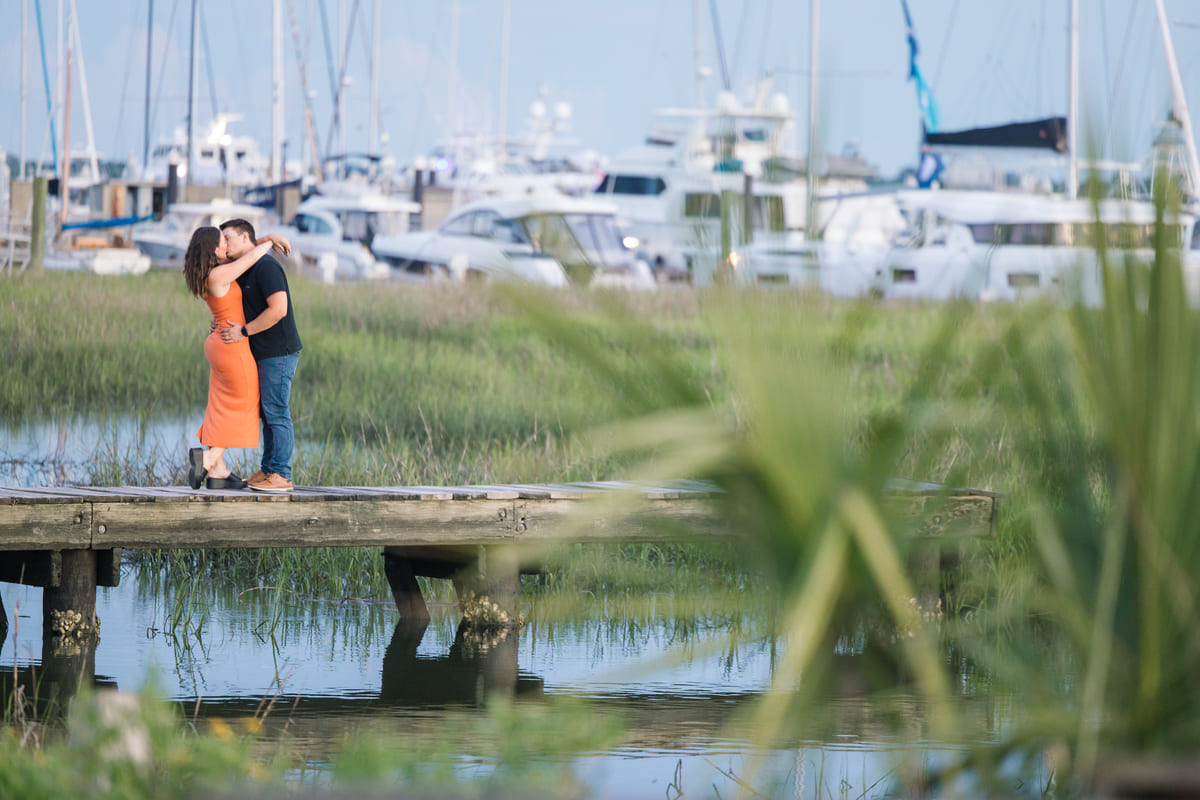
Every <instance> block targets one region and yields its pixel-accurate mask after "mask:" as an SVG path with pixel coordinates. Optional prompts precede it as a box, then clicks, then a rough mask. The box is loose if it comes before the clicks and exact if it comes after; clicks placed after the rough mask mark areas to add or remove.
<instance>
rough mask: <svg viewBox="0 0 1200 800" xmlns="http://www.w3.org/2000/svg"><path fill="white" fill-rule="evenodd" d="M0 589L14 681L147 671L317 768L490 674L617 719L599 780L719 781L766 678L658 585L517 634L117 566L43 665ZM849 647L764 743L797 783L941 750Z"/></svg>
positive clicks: (748, 650) (828, 784) (136, 676)
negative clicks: (814, 698) (259, 723)
mask: <svg viewBox="0 0 1200 800" xmlns="http://www.w3.org/2000/svg"><path fill="white" fill-rule="evenodd" d="M0 591H2V592H3V600H4V603H5V605H6V607H7V608H8V610H9V612H10V616H11V617H12V619H13V620H15V621H16V622H17V624H18V626H19V631H17V632H15V633H14V632H13V631H11V630H10V636H9V638H8V640H7V641H6V642H5V643H4V645H3V647H0V662H2V663H4V664H6V665H16V666H17V680H18V681H19V682H23V683H24V684H25V685H27V686H30V687H32V686H33V685H34V681H35V679H38V678H40V679H41V680H42V686H43V687H45V688H49V686H50V684H51V683H56V684H57V688H56V689H55V692H56V693H57V696H58V697H60V698H61V697H62V696H63V694H64V692H65V691H67V690H70V689H71V688H73V687H72V686H71V685H70V681H71V680H72V679H73V678H74V679H75V680H76V681H78V680H83V679H90V680H92V681H93V682H95V683H98V684H101V685H107V686H119V687H120V688H122V689H138V688H139V687H141V686H143V685H144V684H145V683H146V682H147V681H148V680H151V679H152V677H153V676H155V675H157V676H158V677H157V683H158V684H159V687H160V690H161V691H162V693H163V694H165V696H166V697H167V698H169V699H170V700H172V701H174V702H176V703H177V704H178V706H179V708H180V710H181V713H182V714H183V716H184V717H186V718H188V719H194V718H196V717H199V718H206V717H222V718H229V719H231V720H235V719H238V718H246V717H251V716H258V717H262V718H263V719H264V722H265V726H266V732H265V733H266V736H268V737H278V736H282V735H285V734H286V739H287V741H288V747H289V750H291V751H293V753H294V755H295V756H297V757H299V758H300V759H302V760H303V761H304V762H305V763H307V764H309V765H312V766H314V767H316V768H318V769H320V768H321V767H322V765H324V764H327V763H328V762H329V761H330V760H331V759H332V758H333V757H334V755H335V754H336V752H337V751H338V749H339V747H340V746H341V744H342V742H343V741H344V737H345V736H346V735H347V734H351V733H353V732H355V731H365V730H373V729H375V728H376V727H380V726H382V727H383V728H385V729H391V730H394V731H398V732H403V733H404V734H405V735H418V736H420V735H429V736H435V735H437V734H438V733H439V732H441V731H443V730H444V729H445V728H446V726H447V725H449V724H451V723H452V722H453V721H454V720H461V719H463V718H471V717H477V716H478V715H480V714H481V713H483V712H482V706H483V704H484V702H485V698H486V697H487V696H489V694H503V695H507V696H511V697H513V698H515V699H516V701H517V702H518V703H526V702H533V703H537V702H541V701H542V700H543V699H545V698H550V697H554V696H570V697H579V698H585V699H587V700H588V701H589V703H590V707H591V713H592V714H595V715H601V716H604V717H607V718H612V719H616V720H618V721H619V722H620V724H621V726H622V727H623V728H624V729H625V731H626V733H625V735H624V737H623V739H622V740H621V742H620V743H619V744H618V745H616V746H614V747H611V748H607V749H604V750H602V751H599V752H591V753H586V754H580V755H579V756H578V757H577V763H576V767H575V768H576V769H577V770H578V772H579V774H580V775H581V777H582V778H583V780H584V782H585V783H586V784H587V785H588V786H589V787H590V788H591V789H592V790H593V792H594V793H595V794H597V795H600V796H603V795H608V796H622V797H651V796H653V797H661V796H663V792H664V790H665V788H666V787H667V785H668V783H670V782H672V781H674V780H678V781H683V782H684V787H685V788H690V789H692V790H694V791H697V792H698V794H699V795H700V796H704V795H707V794H708V792H709V789H708V787H709V786H711V785H713V783H714V782H715V783H716V784H717V785H719V786H720V787H721V789H720V790H721V793H722V794H723V795H729V794H734V793H736V791H737V787H736V784H735V782H734V781H733V780H732V779H730V778H727V777H722V776H723V775H724V773H725V772H729V771H732V773H733V774H735V775H736V774H738V773H739V772H740V770H741V769H742V768H743V765H744V763H745V759H746V757H747V754H748V753H750V752H752V751H753V750H754V748H755V746H756V745H755V731H754V730H753V729H752V727H751V725H750V723H749V721H748V715H747V714H746V712H747V711H748V710H749V708H750V707H751V704H753V703H754V702H756V701H757V700H759V699H760V698H762V697H763V693H764V691H765V690H766V688H767V687H768V685H769V681H770V675H771V670H772V668H773V666H774V663H775V652H776V650H775V648H776V647H777V646H778V643H777V642H774V641H772V640H770V639H769V638H764V637H762V636H760V635H759V634H761V632H762V629H761V626H757V627H756V626H755V625H753V624H747V623H745V622H744V621H743V622H742V623H737V624H741V625H744V626H745V628H744V629H742V633H743V635H742V636H740V637H739V636H732V637H730V636H729V634H731V633H732V632H733V631H734V628H735V627H736V626H735V623H733V622H731V618H730V616H729V615H720V614H717V615H710V616H704V615H703V614H695V615H691V616H689V617H687V618H686V619H684V617H683V615H681V614H678V613H676V612H677V611H678V609H676V608H672V607H671V606H670V605H669V598H667V597H665V596H664V597H663V598H660V600H659V604H658V606H656V607H655V608H654V611H653V613H648V614H638V613H631V611H630V610H629V609H628V608H626V609H624V610H618V609H617V608H614V607H612V606H609V607H607V608H605V609H604V610H603V613H600V612H599V611H597V612H596V613H594V614H592V615H591V616H586V615H585V616H576V617H571V618H561V619H560V618H553V617H552V616H551V617H550V618H548V616H549V615H546V614H544V613H539V614H531V615H530V616H532V617H533V618H534V620H535V621H534V622H533V623H531V624H529V625H527V627H526V628H525V630H524V631H522V632H521V633H520V634H519V635H518V634H513V633H511V632H510V633H509V634H508V635H507V636H495V637H478V636H477V635H473V634H469V633H468V632H467V631H466V630H464V629H463V628H462V627H461V626H460V625H459V624H458V614H457V609H456V607H455V606H453V605H438V604H432V605H431V608H430V610H431V613H432V617H433V619H432V621H431V622H429V623H427V624H425V625H419V626H415V627H414V626H412V625H405V624H399V625H398V624H397V623H396V615H395V610H394V608H392V607H391V606H390V605H389V604H387V603H363V602H343V603H338V602H328V601H320V600H316V599H312V598H303V597H297V596H295V595H293V594H291V593H288V592H280V591H277V590H274V589H272V588H269V587H250V588H238V587H216V586H213V585H212V583H211V582H210V581H207V580H197V581H195V582H192V583H190V584H189V583H188V582H185V581H181V580H174V581H164V580H162V576H145V577H143V578H140V579H139V578H138V577H136V576H134V575H127V576H126V579H125V580H123V581H122V585H121V586H119V587H114V588H111V589H101V590H100V592H99V595H98V598H97V611H98V613H99V614H100V616H101V618H102V619H103V620H104V624H103V628H102V631H101V636H102V638H101V641H100V642H99V645H98V647H97V648H96V649H95V650H94V651H92V652H91V653H90V654H82V653H81V654H78V655H77V658H82V660H78V661H77V662H74V663H68V662H66V661H61V662H58V666H57V667H56V666H55V664H54V663H52V661H53V659H49V658H47V655H46V654H45V653H43V652H41V650H40V647H39V645H40V642H41V630H40V622H41V609H40V595H41V592H40V590H34V589H22V588H21V587H13V586H11V585H7V584H6V585H3V586H0ZM525 610H526V611H527V612H528V611H530V610H531V609H529V608H526V609H525ZM860 650H861V648H855V649H853V650H852V652H844V653H842V654H840V655H839V656H838V657H837V658H836V659H835V660H834V663H833V666H832V668H831V669H830V671H829V676H830V680H829V681H828V682H827V683H826V684H825V686H824V688H823V689H822V690H821V691H822V692H823V693H824V695H823V697H821V698H819V699H820V702H819V703H817V704H815V705H814V706H813V708H814V709H816V708H819V709H821V711H820V713H817V712H816V711H812V712H810V713H809V714H808V715H807V716H806V718H805V719H804V720H799V721H800V722H803V723H804V724H803V725H798V726H797V728H796V730H795V731H794V733H793V738H792V740H791V741H790V742H787V743H784V744H782V745H777V749H775V750H773V751H772V752H771V763H772V768H773V770H774V771H775V774H776V775H789V776H791V779H792V780H794V781H798V782H799V784H803V785H804V786H806V787H807V788H806V789H805V790H804V794H805V796H812V795H813V793H814V790H815V789H816V788H817V786H818V785H820V786H822V787H823V789H828V788H832V789H833V794H834V795H835V796H836V795H837V794H838V788H839V787H840V786H841V782H843V781H844V782H846V783H848V784H850V785H852V786H854V787H856V788H855V790H854V791H853V792H852V794H851V796H857V795H858V794H860V793H861V792H862V791H864V790H865V789H866V788H867V787H868V786H870V785H872V784H874V783H875V781H878V780H880V779H881V778H883V777H884V776H886V775H888V773H889V771H890V770H892V769H893V767H894V766H895V762H896V760H897V758H898V757H899V756H900V755H902V754H907V753H908V752H909V750H910V748H911V747H913V746H919V747H920V748H921V750H922V752H923V753H925V754H928V757H929V758H932V759H934V760H937V759H945V758H947V757H949V755H950V754H953V753H954V752H956V750H957V746H956V745H954V744H950V743H942V742H938V741H936V740H934V739H932V738H931V732H930V730H929V729H928V727H927V726H926V722H925V720H926V719H927V708H926V706H925V704H924V702H923V701H922V700H921V699H920V698H919V697H917V696H916V695H915V694H914V693H912V692H911V691H908V690H906V689H905V688H904V681H903V680H901V681H900V682H899V686H900V688H899V689H897V690H895V691H893V692H892V693H890V694H888V695H879V694H873V693H871V692H869V691H867V689H866V687H867V685H868V681H867V680H865V679H864V678H863V677H862V675H863V670H864V669H865V668H866V665H867V663H868V662H869V659H868V658H865V657H864V656H866V655H867V654H866V653H865V652H860ZM35 654H36V655H35ZM36 656H41V657H40V658H38V657H36ZM969 669H970V666H969V665H966V664H964V665H963V666H962V669H961V670H960V671H961V672H963V673H964V674H965V673H966V672H967V671H969ZM56 670H57V672H56ZM0 672H3V673H7V675H8V676H9V677H11V676H12V674H13V670H12V669H11V668H7V669H5V670H3V671H0ZM3 688H4V690H5V691H6V692H8V691H10V690H11V684H10V683H5V684H3ZM962 688H963V692H962V694H961V696H960V697H959V698H958V700H957V701H956V702H957V705H958V706H959V709H960V711H961V712H962V714H963V716H964V718H967V719H970V720H972V721H973V725H974V727H973V728H972V730H971V734H972V738H974V739H975V740H976V741H986V740H989V739H993V738H994V737H995V736H997V735H998V733H999V732H1000V731H1001V729H1002V727H1003V724H1004V723H1003V719H1004V718H1011V717H1012V716H1013V714H1014V713H1015V712H1014V709H1013V707H1012V704H1011V703H1010V702H1008V699H1007V698H1005V702H1004V703H1000V704H998V703H997V702H996V699H995V697H994V695H993V694H992V693H991V691H990V689H987V688H985V689H981V690H974V689H968V688H967V686H966V685H965V684H964V685H963V687H962ZM462 746H463V747H464V749H465V748H466V746H467V743H465V742H464V743H463V745H462ZM449 755H456V756H458V757H461V758H464V759H468V760H470V759H472V758H477V757H478V756H477V755H474V756H473V755H470V754H468V753H466V752H462V753H457V754H449ZM677 770H678V774H677ZM883 785H886V781H885V783H884V784H881V785H880V787H882V786H883ZM824 795H825V792H824V791H822V796H824Z"/></svg>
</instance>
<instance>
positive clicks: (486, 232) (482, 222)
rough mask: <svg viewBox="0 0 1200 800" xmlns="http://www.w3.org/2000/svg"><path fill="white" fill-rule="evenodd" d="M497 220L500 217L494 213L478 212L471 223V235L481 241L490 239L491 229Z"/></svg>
mask: <svg viewBox="0 0 1200 800" xmlns="http://www.w3.org/2000/svg"><path fill="white" fill-rule="evenodd" d="M498 219H500V215H499V214H497V213H496V212H495V211H480V212H478V213H477V214H475V215H474V219H473V220H472V221H471V235H472V236H479V237H481V238H483V239H491V238H492V229H493V227H494V226H495V224H496V220H498Z"/></svg>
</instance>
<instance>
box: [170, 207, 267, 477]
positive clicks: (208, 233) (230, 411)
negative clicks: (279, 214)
mask: <svg viewBox="0 0 1200 800" xmlns="http://www.w3.org/2000/svg"><path fill="white" fill-rule="evenodd" d="M272 245H274V246H276V247H278V248H279V249H280V250H281V251H286V250H287V249H290V248H288V244H287V241H286V240H284V239H282V238H281V237H277V236H268V237H267V238H266V239H263V240H262V241H261V242H260V243H259V244H257V245H256V246H255V248H254V249H253V250H251V251H250V252H249V253H246V254H245V255H243V256H242V257H241V258H239V259H237V260H235V261H231V262H229V263H228V264H223V263H221V262H222V261H224V259H225V241H224V240H223V239H222V237H221V231H220V230H219V229H217V228H211V227H204V228H199V229H197V230H196V232H195V233H194V234H192V240H191V242H190V243H189V244H188V249H187V254H186V255H185V256H184V259H183V277H184V280H185V281H186V282H187V287H188V290H190V291H191V293H192V294H194V295H195V296H197V297H200V298H203V300H204V301H205V302H206V303H207V304H208V307H209V310H210V311H212V315H213V319H214V320H217V321H218V322H217V325H216V326H214V327H213V329H212V331H211V332H210V333H209V335H208V338H207V339H205V340H204V357H205V358H207V359H208V363H209V364H210V366H211V370H210V372H209V378H208V406H207V408H205V410H204V423H203V424H202V425H201V426H200V430H199V431H198V432H197V436H198V437H199V438H200V443H201V444H202V445H205V446H206V447H207V448H208V449H207V450H202V449H201V448H198V447H197V448H192V449H191V450H189V451H188V484H189V485H190V486H191V487H192V488H193V489H199V488H200V483H201V482H202V481H203V482H204V484H205V486H206V487H207V488H209V489H241V488H243V487H245V485H246V482H245V481H244V480H242V479H241V478H239V477H238V476H237V475H235V474H234V473H233V472H232V471H230V469H229V467H228V466H227V465H226V464H225V458H224V456H225V451H226V450H227V449H228V448H230V447H258V427H259V418H258V367H257V366H256V364H255V362H254V356H253V355H251V353H250V342H249V340H248V339H242V340H241V341H239V342H235V343H233V344H226V343H225V342H223V341H221V334H220V326H221V325H229V324H232V325H235V326H237V325H245V324H246V318H245V315H244V312H243V311H242V290H241V288H240V287H239V286H238V285H237V278H238V277H239V276H241V274H242V273H243V272H245V271H246V270H248V269H250V267H252V266H254V264H255V262H257V261H258V260H259V259H260V258H262V257H263V256H264V255H266V254H267V252H268V251H269V250H270V249H271V247H272Z"/></svg>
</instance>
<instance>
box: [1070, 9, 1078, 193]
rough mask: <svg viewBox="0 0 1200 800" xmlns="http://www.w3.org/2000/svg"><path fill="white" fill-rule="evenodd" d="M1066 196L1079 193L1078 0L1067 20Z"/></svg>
mask: <svg viewBox="0 0 1200 800" xmlns="http://www.w3.org/2000/svg"><path fill="white" fill-rule="evenodd" d="M1067 53H1068V55H1067V61H1068V65H1067V73H1068V78H1067V198H1068V199H1070V200H1074V199H1075V198H1076V196H1077V195H1078V193H1079V152H1078V150H1079V148H1078V144H1079V0H1070V14H1069V19H1068V22H1067Z"/></svg>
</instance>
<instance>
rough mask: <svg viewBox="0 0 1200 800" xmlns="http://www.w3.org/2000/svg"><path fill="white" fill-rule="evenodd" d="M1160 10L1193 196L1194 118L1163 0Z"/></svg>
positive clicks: (1196, 177) (1197, 164)
mask: <svg viewBox="0 0 1200 800" xmlns="http://www.w3.org/2000/svg"><path fill="white" fill-rule="evenodd" d="M1155 7H1156V8H1157V10H1158V27H1159V28H1160V29H1161V31H1162V40H1163V48H1164V49H1165V50H1166V53H1167V70H1168V71H1169V72H1170V73H1171V91H1172V93H1173V94H1174V106H1175V117H1176V118H1177V119H1178V120H1179V125H1180V127H1181V128H1182V129H1183V143H1184V147H1186V148H1187V157H1188V172H1189V173H1191V174H1190V175H1188V190H1189V191H1190V193H1191V194H1192V196H1193V197H1194V196H1196V195H1197V194H1198V193H1200V187H1197V182H1200V158H1197V155H1196V136H1195V134H1194V133H1193V132H1192V116H1191V114H1189V113H1188V107H1187V95H1185V94H1184V92H1183V81H1182V79H1181V78H1180V77H1179V64H1178V63H1176V61H1175V45H1174V44H1173V43H1172V42H1171V29H1170V27H1168V25H1167V12H1166V10H1165V9H1164V8H1163V2H1162V0H1155Z"/></svg>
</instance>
